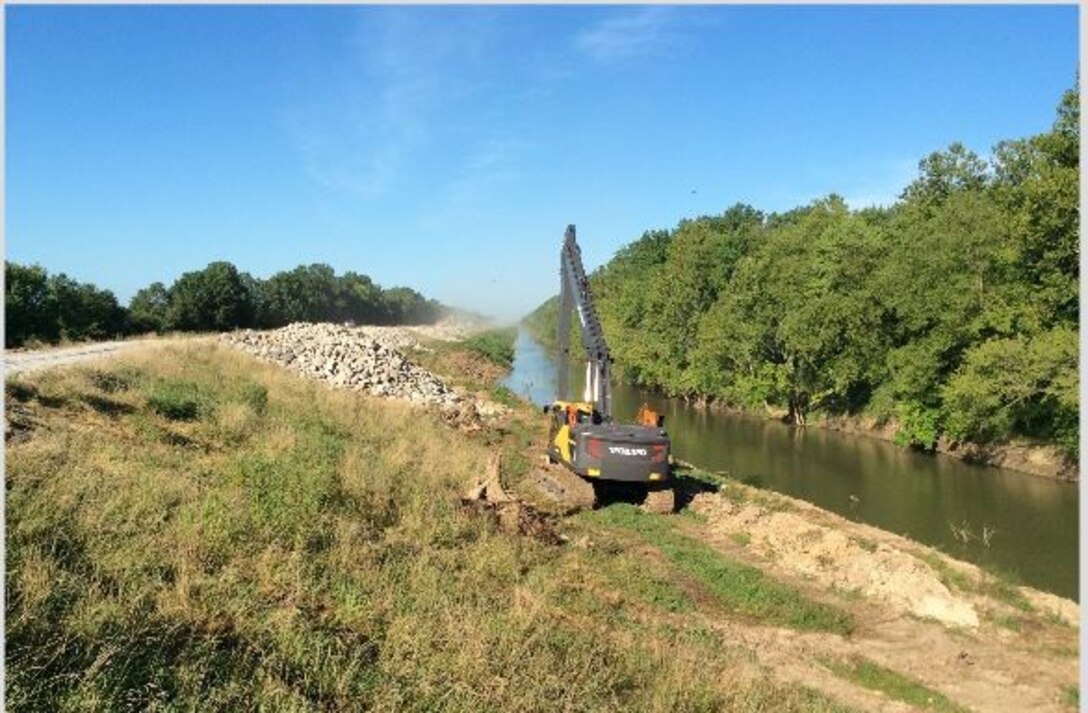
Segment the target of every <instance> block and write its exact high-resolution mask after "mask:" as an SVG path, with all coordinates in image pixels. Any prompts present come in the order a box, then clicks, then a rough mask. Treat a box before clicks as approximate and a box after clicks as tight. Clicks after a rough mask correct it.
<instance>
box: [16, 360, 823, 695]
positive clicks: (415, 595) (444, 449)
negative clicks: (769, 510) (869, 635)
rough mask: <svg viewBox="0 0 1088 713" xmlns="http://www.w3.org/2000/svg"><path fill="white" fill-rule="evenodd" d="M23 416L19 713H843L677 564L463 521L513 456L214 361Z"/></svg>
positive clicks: (156, 369)
mask: <svg viewBox="0 0 1088 713" xmlns="http://www.w3.org/2000/svg"><path fill="white" fill-rule="evenodd" d="M179 385H181V386H179ZM8 394H9V397H8V402H9V408H12V407H14V406H18V407H19V408H21V409H26V410H29V411H31V412H32V413H33V416H34V418H35V419H38V421H39V422H40V424H41V425H40V426H38V427H36V428H34V430H33V431H31V432H29V435H28V436H27V437H25V438H23V439H21V440H20V441H19V442H18V443H11V442H9V449H8V453H7V487H8V492H7V518H8V529H7V533H6V536H7V543H6V545H7V566H8V568H7V575H6V576H7V587H8V590H7V591H8V600H7V603H6V607H7V608H6V612H7V630H6V634H7V650H6V655H7V660H6V663H7V690H6V693H5V696H6V702H7V704H8V706H9V707H10V708H11V709H12V710H73V709H79V710H137V709H139V710H144V709H170V710H174V709H184V710H237V709H246V710H249V709H268V710H355V709H363V708H366V709H373V710H618V709H625V710H627V709H634V710H647V711H666V710H667V711H676V710H723V709H734V710H830V709H833V708H834V705H833V704H832V703H830V702H829V701H827V700H825V699H823V698H821V697H819V696H817V695H815V694H813V693H811V692H809V691H807V690H805V689H797V688H790V687H783V686H780V685H778V684H774V683H772V682H770V681H769V679H767V678H766V677H765V676H764V675H763V674H762V673H760V672H759V671H758V670H755V669H753V668H752V667H751V665H750V664H748V663H745V657H744V656H741V655H738V653H737V652H736V651H734V650H731V649H730V648H729V647H728V646H725V645H723V644H724V642H720V641H715V640H708V639H707V638H706V636H705V635H704V634H703V633H700V632H705V627H701V626H700V625H699V624H698V622H697V621H695V620H692V621H690V622H689V621H688V620H687V619H685V618H684V616H681V615H680V614H682V613H683V605H682V603H681V604H677V602H678V601H680V600H677V599H675V598H674V596H673V594H674V592H673V591H672V590H671V589H670V587H669V573H668V572H667V571H666V570H663V569H662V567H663V566H664V565H663V564H661V563H657V564H653V565H652V566H649V565H647V564H646V563H645V562H644V560H643V559H642V558H640V557H639V556H638V555H637V553H628V552H624V551H622V550H617V551H602V550H601V549H600V548H595V549H583V548H577V547H569V546H567V547H555V546H549V545H546V544H543V543H540V542H537V541H534V540H532V539H529V538H521V537H516V536H509V535H506V534H503V533H502V532H500V531H498V530H497V529H496V528H495V526H494V524H493V523H492V522H491V521H490V520H489V519H487V518H483V517H479V516H478V515H476V514H474V513H473V512H471V511H466V510H464V509H462V508H461V507H460V505H459V503H458V500H457V494H458V493H459V491H460V489H461V488H462V487H463V486H464V485H465V484H466V483H468V482H470V481H471V480H472V479H473V476H475V475H476V474H477V473H478V472H479V471H480V470H481V469H483V468H485V467H486V463H487V458H488V455H489V449H488V447H487V446H485V445H484V440H483V439H482V438H480V439H475V440H473V439H468V438H466V437H464V436H463V435H461V434H459V433H457V432H455V431H453V430H451V429H448V428H446V427H444V426H443V425H442V424H441V422H440V420H439V419H438V418H437V416H435V415H434V414H430V413H426V412H422V411H420V410H417V409H414V408H411V407H409V406H407V405H401V404H397V403H388V402H381V401H377V400H373V399H370V398H366V397H361V396H358V395H356V394H353V393H349V392H337V391H333V390H330V389H328V388H326V387H324V386H322V385H320V384H316V383H313V382H308V381H304V380H301V379H298V378H296V377H294V376H291V375H290V374H288V373H286V372H284V371H282V370H279V369H276V368H274V367H271V366H267V365H263V364H259V363H257V362H256V361H254V360H253V359H251V358H250V357H248V356H245V355H243V354H240V353H237V352H233V351H229V350H227V349H225V348H222V347H219V346H217V345H215V344H214V343H197V344H191V343H183V344H179V345H177V346H174V347H170V348H166V349H163V350H161V351H158V352H156V353H155V354H154V355H148V356H141V355H138V354H133V355H130V356H127V357H126V358H124V359H123V360H119V361H117V362H114V363H113V364H112V365H111V366H109V367H108V368H99V369H88V368H73V369H68V370H64V371H56V372H46V373H43V374H39V375H35V376H33V377H26V378H24V379H23V380H22V381H21V382H20V383H19V384H12V383H9V385H8ZM155 394H158V395H159V396H158V397H159V398H160V400H161V399H166V401H165V402H164V403H166V408H165V411H166V413H171V411H170V408H169V407H170V404H173V403H174V401H171V399H175V400H179V399H180V400H181V401H184V400H185V399H192V400H193V402H194V403H195V404H196V406H195V408H196V413H197V414H198V415H197V416H196V417H195V418H193V419H191V420H177V419H172V418H171V417H169V416H167V415H163V413H162V412H161V411H162V410H163V409H162V408H160V410H159V411H156V410H155V409H154V408H151V407H150V406H149V403H150V400H151V397H152V395H155ZM164 394H165V396H164ZM160 405H161V404H160ZM183 411H184V410H183ZM178 413H181V412H178ZM636 585H637V586H636ZM677 607H679V609H678V608H677ZM678 611H679V612H680V614H678Z"/></svg>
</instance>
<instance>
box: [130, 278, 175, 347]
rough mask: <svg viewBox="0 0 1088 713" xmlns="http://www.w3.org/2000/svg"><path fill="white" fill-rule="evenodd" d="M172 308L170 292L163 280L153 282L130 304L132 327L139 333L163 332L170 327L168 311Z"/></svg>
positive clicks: (135, 296) (137, 294) (136, 295)
mask: <svg viewBox="0 0 1088 713" xmlns="http://www.w3.org/2000/svg"><path fill="white" fill-rule="evenodd" d="M169 308H170V293H169V292H168V291H167V289H166V286H165V285H163V284H162V283H161V282H152V283H151V284H150V285H148V286H147V287H145V288H143V289H142V290H140V291H139V292H137V293H136V294H135V295H133V297H132V299H131V300H130V301H129V304H128V311H129V321H130V325H131V329H132V331H133V332H135V333H137V334H141V333H145V332H157V333H159V334H162V333H163V332H165V331H166V330H167V329H168V328H169V323H168V321H167V313H168V311H169Z"/></svg>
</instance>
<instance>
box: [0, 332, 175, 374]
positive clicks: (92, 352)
mask: <svg viewBox="0 0 1088 713" xmlns="http://www.w3.org/2000/svg"><path fill="white" fill-rule="evenodd" d="M157 343H160V342H159V340H156V339H139V340H132V341H123V342H98V343H95V344H77V345H76V346H74V347H60V348H58V349H35V350H32V351H25V352H22V351H20V352H12V351H5V352H4V371H5V373H7V374H18V373H19V372H26V371H39V370H41V369H49V368H51V367H54V366H64V365H66V364H74V363H76V362H80V361H90V360H92V359H102V358H106V357H111V356H116V355H117V354H119V353H121V352H122V351H128V350H130V349H135V348H138V347H147V346H151V345H153V344H157Z"/></svg>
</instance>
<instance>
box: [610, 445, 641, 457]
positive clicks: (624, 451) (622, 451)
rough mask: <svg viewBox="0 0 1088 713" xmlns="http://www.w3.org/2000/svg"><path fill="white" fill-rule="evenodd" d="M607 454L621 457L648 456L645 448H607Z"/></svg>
mask: <svg viewBox="0 0 1088 713" xmlns="http://www.w3.org/2000/svg"><path fill="white" fill-rule="evenodd" d="M608 452H609V453H611V454H612V455H621V456H645V455H649V451H647V450H646V449H645V448H627V447H626V446H609V447H608Z"/></svg>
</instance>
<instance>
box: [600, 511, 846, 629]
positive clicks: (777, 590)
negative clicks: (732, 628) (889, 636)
mask: <svg viewBox="0 0 1088 713" xmlns="http://www.w3.org/2000/svg"><path fill="white" fill-rule="evenodd" d="M583 517H584V519H586V520H589V521H591V522H595V523H598V524H601V525H606V526H609V527H618V528H622V529H625V530H628V531H630V532H634V533H637V534H638V535H639V536H640V537H641V538H642V539H643V540H645V541H646V542H648V543H649V544H651V545H653V546H654V547H656V548H657V549H658V550H660V551H661V553H662V554H663V555H664V556H665V557H666V558H667V559H668V560H669V561H670V562H671V563H672V564H673V565H675V566H676V567H677V568H678V569H679V570H680V571H681V572H683V573H684V574H686V575H688V576H690V577H692V578H694V579H695V580H696V581H698V582H699V583H700V584H701V585H702V586H703V587H704V588H705V589H706V590H707V591H708V592H709V593H710V594H711V595H713V596H714V597H715V598H716V599H717V600H718V602H719V603H720V604H721V605H722V606H723V607H725V608H726V609H728V610H730V611H733V612H735V613H738V614H741V615H743V616H745V617H750V618H752V619H755V620H758V621H760V622H764V623H768V624H775V625H779V626H789V627H792V628H795V629H802V630H816V631H830V632H834V633H838V634H848V633H850V631H851V630H852V628H853V622H852V620H851V617H850V615H849V614H848V613H847V612H845V611H843V610H841V609H839V608H837V607H834V606H831V605H828V604H822V603H819V602H813V601H810V600H809V599H807V598H805V597H804V596H803V595H802V594H801V593H800V592H798V591H797V590H796V589H793V588H791V587H788V586H786V585H784V584H780V583H778V582H775V581H774V580H772V579H769V578H768V577H766V576H765V575H764V574H763V573H762V572H760V571H759V570H758V569H756V568H754V567H750V566H748V565H745V564H741V563H739V562H734V561H732V560H729V559H727V558H726V557H724V556H723V555H721V554H720V553H718V552H717V551H715V550H713V549H711V548H710V547H708V546H707V545H704V544H702V543H700V542H697V541H695V540H693V539H691V538H690V537H687V536H685V535H682V534H680V533H678V532H676V530H675V529H674V527H673V526H672V524H671V523H670V520H669V519H668V518H662V517H659V516H655V515H651V514H649V513H645V512H642V511H641V510H639V509H638V508H636V507H634V506H632V505H627V504H618V505H612V506H609V507H607V508H603V509H601V510H597V511H595V512H592V513H589V514H587V515H584V516H583Z"/></svg>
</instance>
